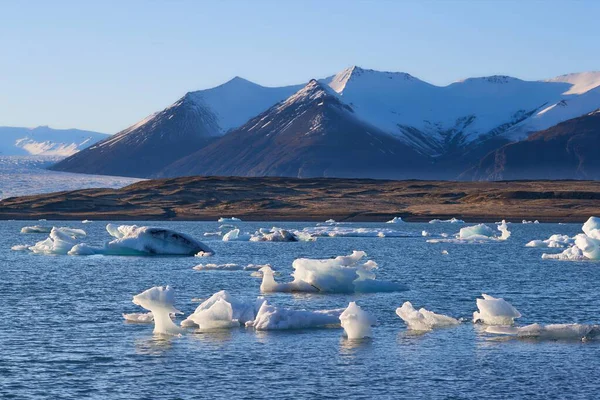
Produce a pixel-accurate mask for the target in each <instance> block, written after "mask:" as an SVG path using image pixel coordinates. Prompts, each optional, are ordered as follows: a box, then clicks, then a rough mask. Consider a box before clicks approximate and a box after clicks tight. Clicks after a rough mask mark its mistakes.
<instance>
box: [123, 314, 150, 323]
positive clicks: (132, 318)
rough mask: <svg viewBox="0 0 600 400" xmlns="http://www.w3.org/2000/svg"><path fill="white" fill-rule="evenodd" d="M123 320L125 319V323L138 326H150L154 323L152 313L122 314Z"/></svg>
mask: <svg viewBox="0 0 600 400" xmlns="http://www.w3.org/2000/svg"><path fill="white" fill-rule="evenodd" d="M123 318H125V321H127V322H135V323H138V324H151V323H152V322H154V315H153V314H152V312H147V313H131V314H123Z"/></svg>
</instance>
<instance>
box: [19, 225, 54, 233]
mask: <svg viewBox="0 0 600 400" xmlns="http://www.w3.org/2000/svg"><path fill="white" fill-rule="evenodd" d="M51 230H52V227H51V226H40V225H34V226H24V227H22V228H21V233H50V231H51Z"/></svg>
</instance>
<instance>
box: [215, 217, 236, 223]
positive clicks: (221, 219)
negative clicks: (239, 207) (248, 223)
mask: <svg viewBox="0 0 600 400" xmlns="http://www.w3.org/2000/svg"><path fill="white" fill-rule="evenodd" d="M217 222H219V223H221V224H223V223H226V222H242V220H241V219H239V218H236V217H221V218H219V219H218V220H217Z"/></svg>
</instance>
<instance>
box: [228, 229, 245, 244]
mask: <svg viewBox="0 0 600 400" xmlns="http://www.w3.org/2000/svg"><path fill="white" fill-rule="evenodd" d="M249 240H250V235H249V234H247V233H240V230H239V229H237V228H235V229H232V230H230V231H229V232H227V233H225V234H224V235H223V241H224V242H233V241H239V242H247V241H249Z"/></svg>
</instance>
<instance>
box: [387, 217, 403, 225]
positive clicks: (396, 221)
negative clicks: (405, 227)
mask: <svg viewBox="0 0 600 400" xmlns="http://www.w3.org/2000/svg"><path fill="white" fill-rule="evenodd" d="M402 222H404V221H402V217H394V218H392V219H391V220H389V221H388V222H386V224H400V223H402Z"/></svg>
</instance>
